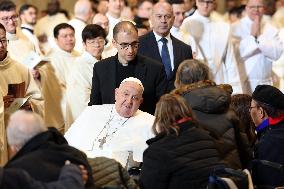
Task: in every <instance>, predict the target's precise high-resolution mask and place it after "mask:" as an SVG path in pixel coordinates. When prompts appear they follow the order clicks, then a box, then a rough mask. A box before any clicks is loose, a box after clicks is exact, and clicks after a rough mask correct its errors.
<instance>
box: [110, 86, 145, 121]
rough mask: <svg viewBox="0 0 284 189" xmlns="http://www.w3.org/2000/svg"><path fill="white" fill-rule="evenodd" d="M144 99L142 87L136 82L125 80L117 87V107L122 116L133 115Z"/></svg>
mask: <svg viewBox="0 0 284 189" xmlns="http://www.w3.org/2000/svg"><path fill="white" fill-rule="evenodd" d="M142 101H143V98H142V88H141V86H140V85H139V84H137V83H136V82H133V81H127V82H124V83H123V84H121V85H120V87H119V88H117V89H115V108H116V111H117V113H118V114H119V115H120V116H122V117H131V116H133V115H134V114H135V112H136V111H137V110H138V108H139V106H140V104H141V103H142Z"/></svg>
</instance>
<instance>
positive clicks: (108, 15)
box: [106, 12, 120, 22]
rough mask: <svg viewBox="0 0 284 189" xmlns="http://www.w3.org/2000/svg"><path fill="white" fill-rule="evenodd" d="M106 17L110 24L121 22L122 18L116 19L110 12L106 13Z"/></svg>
mask: <svg viewBox="0 0 284 189" xmlns="http://www.w3.org/2000/svg"><path fill="white" fill-rule="evenodd" d="M106 16H107V17H108V19H109V21H110V22H120V17H119V18H115V17H113V16H112V15H110V14H109V13H108V12H107V13H106Z"/></svg>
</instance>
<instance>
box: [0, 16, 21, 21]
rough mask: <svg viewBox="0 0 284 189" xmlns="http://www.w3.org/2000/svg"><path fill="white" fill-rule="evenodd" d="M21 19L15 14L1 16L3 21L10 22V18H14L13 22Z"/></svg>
mask: <svg viewBox="0 0 284 189" xmlns="http://www.w3.org/2000/svg"><path fill="white" fill-rule="evenodd" d="M18 19H19V16H18V15H13V16H10V17H8V16H6V17H3V18H0V20H2V21H3V22H5V23H8V22H9V21H10V20H12V21H13V22H16V21H18Z"/></svg>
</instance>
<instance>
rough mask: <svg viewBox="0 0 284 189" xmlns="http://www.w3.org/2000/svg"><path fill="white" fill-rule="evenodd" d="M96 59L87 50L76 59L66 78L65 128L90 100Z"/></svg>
mask: <svg viewBox="0 0 284 189" xmlns="http://www.w3.org/2000/svg"><path fill="white" fill-rule="evenodd" d="M96 62H98V60H97V59H96V58H95V57H93V56H92V55H91V54H90V53H89V52H87V51H84V52H83V54H82V55H81V56H80V57H78V58H77V59H76V61H75V62H74V66H73V67H72V69H71V71H70V74H69V77H68V80H67V89H66V95H67V105H66V111H67V112H66V129H68V128H69V127H70V125H71V124H72V123H73V122H74V120H75V119H76V118H77V117H78V116H79V115H80V114H81V113H82V112H83V110H84V109H85V108H86V107H87V106H88V103H89V101H90V94H91V89H92V77H93V67H94V64H95V63H96Z"/></svg>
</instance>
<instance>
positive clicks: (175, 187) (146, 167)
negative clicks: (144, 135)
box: [139, 94, 221, 189]
mask: <svg viewBox="0 0 284 189" xmlns="http://www.w3.org/2000/svg"><path fill="white" fill-rule="evenodd" d="M155 116H156V118H155V121H154V125H153V130H154V132H155V134H156V137H155V138H152V139H150V140H148V141H147V144H149V147H148V148H147V149H146V150H145V151H144V154H143V166H142V171H141V177H140V181H139V183H140V186H141V188H145V189H151V188H153V189H157V188H159V189H163V188H168V189H171V188H172V189H179V188H187V189H197V188H198V189H202V188H206V186H207V183H208V177H209V174H210V172H211V171H212V170H213V169H214V168H215V167H216V166H221V163H220V158H219V153H218V151H217V149H216V144H215V142H214V139H213V138H212V137H211V136H210V135H209V132H207V131H205V130H204V129H202V128H200V127H199V125H198V123H197V121H196V120H195V119H194V118H193V116H192V111H191V108H190V107H189V106H188V104H187V102H186V101H185V100H184V98H182V97H181V96H179V95H174V94H166V95H164V96H162V97H161V99H160V101H159V102H158V103H157V107H156V112H155Z"/></svg>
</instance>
